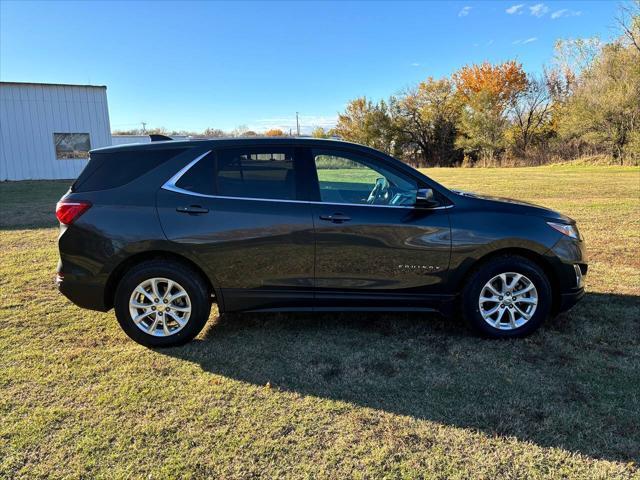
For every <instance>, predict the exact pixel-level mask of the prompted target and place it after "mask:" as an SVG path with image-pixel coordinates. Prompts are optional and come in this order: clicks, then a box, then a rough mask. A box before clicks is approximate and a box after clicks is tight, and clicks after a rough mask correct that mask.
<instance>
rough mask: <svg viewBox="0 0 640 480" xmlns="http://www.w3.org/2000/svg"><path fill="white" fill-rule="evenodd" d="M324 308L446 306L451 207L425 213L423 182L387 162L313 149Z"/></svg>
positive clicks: (319, 274) (318, 260) (319, 288)
mask: <svg viewBox="0 0 640 480" xmlns="http://www.w3.org/2000/svg"><path fill="white" fill-rule="evenodd" d="M308 155H309V157H308V158H310V159H311V162H312V163H313V166H314V167H315V175H316V176H317V180H318V181H317V184H316V187H315V189H316V196H317V198H316V202H315V203H314V212H313V214H314V221H315V239H316V272H315V278H316V304H317V306H318V307H319V308H334V307H336V306H342V307H347V308H348V307H354V308H359V309H361V308H367V307H374V308H381V307H388V308H393V309H398V308H403V307H425V308H430V306H432V305H434V304H437V303H439V302H441V301H442V300H443V298H442V297H441V293H442V292H441V289H442V286H443V283H444V281H445V279H446V275H447V271H448V268H449V256H450V250H451V234H450V226H449V216H448V214H447V208H446V206H441V207H439V208H430V209H426V208H417V207H416V206H415V204H416V194H417V190H418V188H423V187H425V186H426V185H420V184H419V182H418V180H416V179H415V178H412V177H411V176H409V175H407V174H406V173H405V172H401V171H399V170H398V169H394V167H393V165H392V164H390V163H389V162H385V161H384V160H383V159H381V158H376V157H370V156H368V155H364V154H362V153H359V152H355V151H349V150H341V149H335V150H331V149H310V154H308Z"/></svg>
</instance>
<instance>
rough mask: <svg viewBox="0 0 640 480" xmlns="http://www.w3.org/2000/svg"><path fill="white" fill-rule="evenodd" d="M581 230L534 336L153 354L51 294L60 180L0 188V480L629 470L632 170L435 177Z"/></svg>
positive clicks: (368, 334)
mask: <svg viewBox="0 0 640 480" xmlns="http://www.w3.org/2000/svg"><path fill="white" fill-rule="evenodd" d="M427 174H429V175H431V176H432V177H433V178H435V179H437V180H439V181H441V182H443V183H444V184H445V185H447V186H450V187H456V188H461V189H468V190H472V191H478V192H483V193H489V194H496V195H504V196H512V197H516V198H520V199H523V200H528V201H533V202H536V203H540V204H542V205H545V206H549V207H552V208H556V209H559V210H561V211H562V212H564V213H566V214H568V215H570V216H571V217H573V218H575V219H576V220H577V221H578V222H579V225H580V228H581V230H582V232H583V234H584V236H585V237H586V240H587V243H588V248H589V256H590V270H589V276H588V279H587V283H588V295H587V296H586V297H585V299H584V300H583V301H582V302H581V303H580V304H578V305H577V306H576V307H575V308H574V309H573V310H572V311H570V312H569V313H568V314H565V315H562V316H561V317H559V318H558V319H556V320H555V321H553V322H552V323H549V324H548V325H546V326H544V327H543V328H542V329H541V330H540V331H539V332H538V333H536V334H535V335H533V336H531V337H529V338H527V339H525V340H514V341H488V340H482V339H479V338H476V337H474V336H472V335H471V334H470V333H469V332H468V331H467V330H466V329H465V328H464V327H463V326H462V325H461V324H460V323H459V322H458V321H455V320H450V321H445V320H442V319H438V318H429V317H424V316H423V315H416V314H397V315H392V314H381V315H372V314H367V315H364V314H342V315H310V314H298V315H275V314H274V315H267V314H263V315H257V314H256V315H224V316H222V317H218V316H217V312H216V311H215V310H214V311H213V312H212V316H211V320H210V323H209V325H208V327H207V328H206V329H205V330H204V332H203V333H202V334H201V335H200V336H199V337H198V339H197V340H196V341H194V342H193V343H191V344H189V345H186V346H184V347H181V348H175V349H169V350H162V351H152V350H147V349H145V348H143V347H141V346H139V345H137V344H135V343H133V342H132V341H130V340H129V339H128V338H127V337H126V336H125V335H124V334H123V333H122V332H121V331H120V329H119V327H118V325H117V323H116V321H115V318H114V316H113V313H112V312H110V313H106V314H102V313H97V312H89V311H85V310H81V309H79V308H76V307H75V306H73V305H72V304H71V303H69V302H68V301H66V300H65V299H64V298H63V297H62V296H61V295H59V294H58V293H57V291H56V289H55V287H54V285H53V274H54V271H55V266H56V262H57V250H56V235H57V227H56V225H55V218H54V217H53V215H52V213H51V211H52V210H53V208H54V204H55V202H56V200H57V199H58V198H59V196H60V195H61V194H62V193H63V192H64V191H65V190H66V188H67V187H68V183H69V182H13V183H11V182H10V183H2V184H0V241H1V248H0V265H1V267H0V268H1V271H0V478H22V477H24V478H58V477H69V478H80V477H82V478H109V479H111V478H139V477H144V478H178V477H184V478H202V477H206V476H209V477H211V478H252V477H267V478H301V477H302V478H307V477H310V478H336V479H341V478H350V477H354V478H375V479H377V478H399V477H400V478H415V477H418V478H460V479H466V478H486V479H494V478H554V479H555V478H603V479H604V478H629V477H633V476H634V475H635V476H636V478H638V476H640V473H639V471H638V462H640V300H639V299H640V248H639V246H638V245H640V238H639V237H640V169H638V168H631V167H630V168H623V167H580V168H576V167H570V166H562V167H538V168H514V169H433V170H428V171H427Z"/></svg>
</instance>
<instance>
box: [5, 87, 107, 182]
mask: <svg viewBox="0 0 640 480" xmlns="http://www.w3.org/2000/svg"><path fill="white" fill-rule="evenodd" d="M54 132H60V133H85V132H86V133H89V137H90V141H91V148H99V147H106V146H109V145H111V131H110V126H109V108H108V105H107V93H106V89H105V88H100V87H85V86H61V85H37V84H26V85H19V84H9V83H0V180H27V179H72V178H75V177H77V176H78V175H79V174H80V172H81V171H82V169H83V168H84V166H85V165H86V163H87V161H86V160H56V155H55V147H54V145H53V134H54Z"/></svg>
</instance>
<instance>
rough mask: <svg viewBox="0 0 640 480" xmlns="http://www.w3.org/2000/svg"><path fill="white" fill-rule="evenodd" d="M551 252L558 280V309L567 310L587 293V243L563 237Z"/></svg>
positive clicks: (560, 310) (551, 260)
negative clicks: (585, 284) (585, 280)
mask: <svg viewBox="0 0 640 480" xmlns="http://www.w3.org/2000/svg"><path fill="white" fill-rule="evenodd" d="M549 254H550V258H549V260H550V263H551V265H552V266H553V269H554V271H555V278H556V280H557V285H556V287H557V291H556V293H557V294H558V296H557V297H556V309H557V311H558V312H565V311H567V310H569V309H570V308H571V307H573V306H574V305H575V304H576V303H577V302H578V301H579V300H580V299H581V298H582V297H584V295H585V288H584V279H585V276H586V275H587V270H588V265H587V259H586V251H585V245H584V242H583V241H582V240H575V239H571V238H569V237H563V238H561V239H560V240H559V241H558V242H557V243H556V244H555V245H554V246H553V247H552V248H551V250H550V251H549Z"/></svg>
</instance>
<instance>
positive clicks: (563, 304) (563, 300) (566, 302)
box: [558, 288, 585, 313]
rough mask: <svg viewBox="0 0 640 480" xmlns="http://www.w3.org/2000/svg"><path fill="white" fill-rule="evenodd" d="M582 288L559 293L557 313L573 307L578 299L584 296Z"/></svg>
mask: <svg viewBox="0 0 640 480" xmlns="http://www.w3.org/2000/svg"><path fill="white" fill-rule="evenodd" d="M584 294H585V291H584V288H580V289H578V290H576V291H575V292H571V293H562V294H560V301H559V303H558V313H562V312H566V311H567V310H569V309H570V308H571V307H573V306H574V305H575V304H576V303H578V301H579V300H580V299H581V298H582V297H584Z"/></svg>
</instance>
